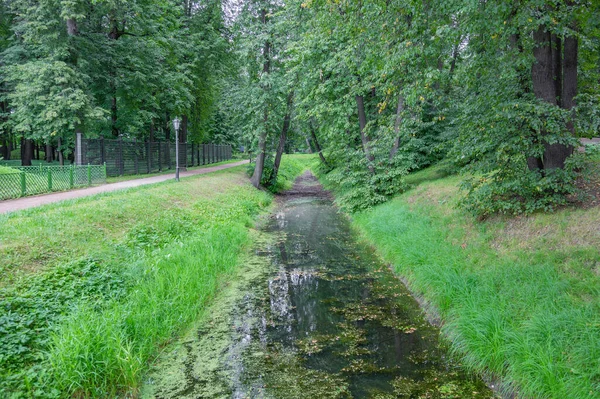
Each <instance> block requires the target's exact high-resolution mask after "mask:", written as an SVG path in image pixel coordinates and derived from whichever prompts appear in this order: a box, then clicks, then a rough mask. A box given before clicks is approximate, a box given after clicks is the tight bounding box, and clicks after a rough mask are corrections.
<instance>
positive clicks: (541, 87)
mask: <svg viewBox="0 0 600 399" xmlns="http://www.w3.org/2000/svg"><path fill="white" fill-rule="evenodd" d="M533 39H534V41H535V44H536V47H535V48H534V50H533V55H534V57H535V62H534V64H533V66H532V68H531V79H532V83H533V92H534V94H535V96H536V97H537V98H539V99H541V100H543V101H545V102H547V103H549V104H552V105H556V106H558V107H562V108H565V109H571V108H572V107H573V106H574V101H573V98H574V97H575V95H576V94H577V52H578V48H577V47H578V43H577V38H575V37H566V38H565V39H564V42H563V41H562V39H561V38H560V37H557V36H556V35H553V34H551V33H550V32H549V31H548V30H547V29H546V27H544V26H543V25H542V26H540V27H539V28H538V30H536V31H535V32H534V34H533ZM563 48H564V53H563ZM567 128H568V129H569V130H570V132H571V133H572V134H574V133H575V129H574V124H573V122H572V121H570V122H569V123H568V124H567ZM544 134H545V132H542V135H544ZM572 153H573V147H572V146H567V145H564V144H559V143H554V144H549V143H547V142H544V153H543V156H542V157H541V158H535V157H529V158H528V159H527V165H528V167H529V169H530V170H536V169H542V170H551V169H557V168H559V169H564V167H565V161H566V160H567V158H568V157H569V156H570V155H571V154H572Z"/></svg>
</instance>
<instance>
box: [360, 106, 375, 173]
mask: <svg viewBox="0 0 600 399" xmlns="http://www.w3.org/2000/svg"><path fill="white" fill-rule="evenodd" d="M356 106H357V108H358V124H359V127H360V139H361V141H362V146H363V151H364V153H365V157H366V158H367V167H368V168H369V172H370V173H371V174H373V173H375V169H374V167H373V161H374V160H375V158H374V157H373V155H372V154H371V149H370V148H369V137H368V136H367V135H366V132H365V127H366V126H367V117H366V115H365V102H364V99H363V96H356Z"/></svg>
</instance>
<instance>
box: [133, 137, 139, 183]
mask: <svg viewBox="0 0 600 399" xmlns="http://www.w3.org/2000/svg"><path fill="white" fill-rule="evenodd" d="M137 150H138V143H137V139H133V153H134V158H133V164H134V166H135V174H136V175H139V174H140V165H139V160H138V152H137Z"/></svg>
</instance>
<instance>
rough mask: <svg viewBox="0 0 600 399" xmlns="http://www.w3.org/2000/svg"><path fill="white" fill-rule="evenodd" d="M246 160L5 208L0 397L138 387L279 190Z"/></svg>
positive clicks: (108, 392)
mask: <svg viewBox="0 0 600 399" xmlns="http://www.w3.org/2000/svg"><path fill="white" fill-rule="evenodd" d="M242 170H243V167H240V168H236V169H235V170H227V171H221V172H217V173H213V174H210V175H205V176H196V177H191V178H185V179H182V181H181V182H180V183H176V182H174V181H169V182H165V183H161V184H156V185H152V186H144V187H139V188H134V189H129V190H124V191H119V192H114V193H109V194H103V195H99V196H94V197H89V198H83V199H78V200H74V201H69V202H66V203H62V204H53V205H50V206H44V207H40V208H34V209H30V210H27V211H22V212H16V213H12V214H8V215H4V216H1V217H0V222H1V223H2V225H3V229H1V230H0V256H1V257H2V259H3V261H2V264H0V270H2V273H1V274H0V397H13V396H14V397H55V396H62V397H69V396H75V397H111V396H112V397H114V396H127V395H132V394H135V390H136V387H137V385H138V383H139V382H140V379H141V378H142V375H143V373H144V370H145V369H146V367H147V365H148V363H149V361H151V360H152V358H153V357H154V356H155V355H157V354H158V351H159V350H160V348H161V347H163V345H165V344H166V343H168V341H169V340H171V339H174V338H175V337H176V336H177V335H178V333H179V332H181V331H183V330H185V328H186V327H187V325H188V324H189V323H190V322H191V321H193V320H194V319H195V318H196V317H198V316H199V315H200V314H201V313H202V312H203V310H204V309H205V306H206V305H207V303H208V302H209V301H210V300H211V298H212V297H213V296H214V294H215V292H216V291H217V290H218V288H219V286H220V285H221V284H223V283H224V282H226V281H227V279H228V278H229V276H230V275H231V273H232V271H233V270H234V269H235V267H236V265H237V256H238V254H240V253H241V251H243V249H244V247H245V246H246V245H249V244H250V242H249V241H250V238H249V227H251V226H252V225H253V221H254V219H255V217H256V215H257V214H258V213H259V212H260V211H261V210H264V209H266V207H267V206H268V205H269V204H270V203H271V200H272V197H271V196H270V195H269V194H268V193H265V192H263V191H259V190H256V189H254V187H252V186H251V185H250V184H249V182H248V179H247V178H245V177H244V175H243V172H242Z"/></svg>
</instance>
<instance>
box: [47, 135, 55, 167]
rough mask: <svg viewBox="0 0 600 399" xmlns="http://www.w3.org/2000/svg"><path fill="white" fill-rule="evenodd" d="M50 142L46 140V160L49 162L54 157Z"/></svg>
mask: <svg viewBox="0 0 600 399" xmlns="http://www.w3.org/2000/svg"><path fill="white" fill-rule="evenodd" d="M52 155H53V154H52V143H50V140H48V141H47V142H46V162H48V163H50V162H52V161H54V158H53V157H52Z"/></svg>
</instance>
